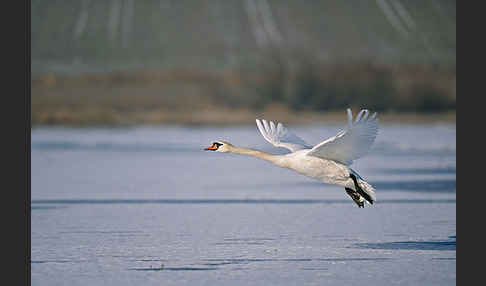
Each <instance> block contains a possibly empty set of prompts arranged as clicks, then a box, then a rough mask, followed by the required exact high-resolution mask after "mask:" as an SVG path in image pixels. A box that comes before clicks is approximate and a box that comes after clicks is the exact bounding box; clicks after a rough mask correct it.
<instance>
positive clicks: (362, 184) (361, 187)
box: [349, 172, 376, 204]
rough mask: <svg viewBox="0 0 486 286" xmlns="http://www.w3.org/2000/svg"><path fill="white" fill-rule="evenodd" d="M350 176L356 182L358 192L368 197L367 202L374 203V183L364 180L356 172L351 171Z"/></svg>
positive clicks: (365, 197)
mask: <svg viewBox="0 0 486 286" xmlns="http://www.w3.org/2000/svg"><path fill="white" fill-rule="evenodd" d="M349 176H350V177H351V179H352V180H353V182H354V186H355V189H356V192H357V193H358V194H359V195H360V196H362V197H363V198H364V199H366V202H367V203H369V204H373V203H374V202H376V193H375V188H373V186H372V185H370V184H369V183H368V182H366V181H365V180H363V179H362V178H361V177H360V176H359V175H358V174H357V173H356V172H354V174H353V173H351V174H350V175H349Z"/></svg>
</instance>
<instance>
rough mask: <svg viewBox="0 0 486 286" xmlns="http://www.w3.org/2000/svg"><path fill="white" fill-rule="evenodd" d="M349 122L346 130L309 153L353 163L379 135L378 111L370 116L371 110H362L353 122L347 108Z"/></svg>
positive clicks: (349, 110) (366, 151) (348, 163)
mask: <svg viewBox="0 0 486 286" xmlns="http://www.w3.org/2000/svg"><path fill="white" fill-rule="evenodd" d="M347 115H348V124H347V126H346V127H345V129H344V130H342V131H340V132H338V134H337V135H336V136H334V137H331V138H329V139H327V140H325V141H323V142H321V143H319V144H317V145H316V146H314V147H313V148H312V150H311V151H310V152H309V153H307V155H309V156H315V157H319V158H324V159H331V160H335V161H338V162H341V163H343V164H346V165H350V164H352V162H353V160H356V159H358V158H360V157H362V156H364V155H365V154H366V153H368V151H369V149H370V148H371V145H373V142H374V141H375V138H376V136H377V135H378V120H377V119H376V112H375V113H374V114H373V115H372V116H371V117H370V118H368V116H369V111H368V110H366V109H363V110H361V111H360V112H359V113H358V115H357V116H356V118H355V120H354V122H353V114H352V112H351V109H349V108H348V109H347Z"/></svg>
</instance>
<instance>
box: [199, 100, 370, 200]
mask: <svg viewBox="0 0 486 286" xmlns="http://www.w3.org/2000/svg"><path fill="white" fill-rule="evenodd" d="M347 113H348V124H347V126H345V128H344V129H343V130H341V131H340V132H338V134H337V135H336V136H334V137H331V138H329V139H327V140H325V141H323V142H321V143H319V144H317V145H316V146H314V147H312V146H310V145H309V144H307V143H306V142H305V141H304V140H302V139H301V138H300V137H298V136H296V135H294V134H293V133H291V132H290V131H289V130H288V129H287V128H285V127H284V126H283V125H282V123H278V124H277V125H275V123H273V122H272V121H270V122H267V121H266V120H263V119H262V120H259V119H256V124H257V127H258V130H260V133H261V134H262V135H263V138H265V140H267V141H268V142H270V143H271V144H272V145H273V146H275V147H284V148H287V149H289V150H290V151H291V153H288V154H284V155H274V154H269V153H266V152H262V151H258V150H254V149H249V148H242V147H237V146H233V145H232V144H230V143H228V142H226V141H216V142H214V143H213V144H212V145H211V146H210V147H207V148H205V149H204V150H210V151H216V152H229V153H236V154H243V155H250V156H253V157H257V158H260V159H264V160H267V161H270V162H271V163H273V164H275V165H277V166H280V167H284V168H289V169H291V170H294V171H296V172H297V173H300V174H302V175H305V176H307V177H310V178H314V179H317V180H320V181H322V182H324V183H328V184H334V185H338V186H343V187H344V189H345V190H346V193H347V194H348V195H349V196H350V197H351V198H352V199H353V201H354V202H355V203H356V204H357V205H358V207H361V208H362V207H364V202H365V201H366V202H367V203H369V204H373V202H375V201H376V195H375V192H374V188H373V187H372V186H371V185H370V184H369V183H368V182H366V181H365V180H364V179H363V178H361V177H360V176H359V175H358V173H356V172H355V171H354V170H353V169H351V168H350V167H349V166H350V165H351V164H352V162H353V161H354V160H356V159H358V158H360V157H362V156H364V155H365V154H366V153H367V152H368V151H369V149H370V147H371V145H372V144H373V142H374V141H375V138H376V135H377V134H378V120H377V118H376V112H375V113H374V114H373V115H372V116H370V117H368V115H369V111H368V110H366V109H363V110H361V111H360V112H359V113H358V115H357V116H356V118H355V119H354V122H353V114H352V112H351V109H349V108H348V109H347Z"/></svg>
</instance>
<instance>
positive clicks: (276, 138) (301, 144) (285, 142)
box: [256, 119, 312, 152]
mask: <svg viewBox="0 0 486 286" xmlns="http://www.w3.org/2000/svg"><path fill="white" fill-rule="evenodd" d="M256 124H257V127H258V130H259V131H260V133H261V134H262V136H263V138H265V140H267V141H268V142H270V144H272V145H273V146H275V147H283V148H287V149H289V150H290V151H291V152H295V151H298V150H301V149H310V148H312V147H311V146H310V145H308V144H307V143H306V142H305V141H304V140H303V139H301V138H300V137H298V136H297V135H295V134H293V133H291V132H290V131H289V130H288V129H287V128H285V126H284V125H283V124H282V123H280V122H279V123H277V125H275V123H274V122H273V121H270V123H268V122H267V121H266V120H265V119H262V120H260V119H256Z"/></svg>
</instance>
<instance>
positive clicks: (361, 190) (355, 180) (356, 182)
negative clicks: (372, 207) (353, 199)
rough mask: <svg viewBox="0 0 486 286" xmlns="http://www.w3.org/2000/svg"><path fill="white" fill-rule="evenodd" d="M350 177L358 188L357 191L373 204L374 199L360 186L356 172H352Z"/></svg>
mask: <svg viewBox="0 0 486 286" xmlns="http://www.w3.org/2000/svg"><path fill="white" fill-rule="evenodd" d="M349 177H350V178H351V179H353V182H354V187H355V188H356V192H358V194H360V195H361V196H362V197H363V198H365V199H366V200H367V201H368V202H369V203H370V204H373V199H372V198H371V197H370V195H368V194H367V193H366V192H365V191H363V189H362V188H361V187H360V186H359V184H358V181H357V179H356V176H355V175H354V174H350V175H349Z"/></svg>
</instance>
